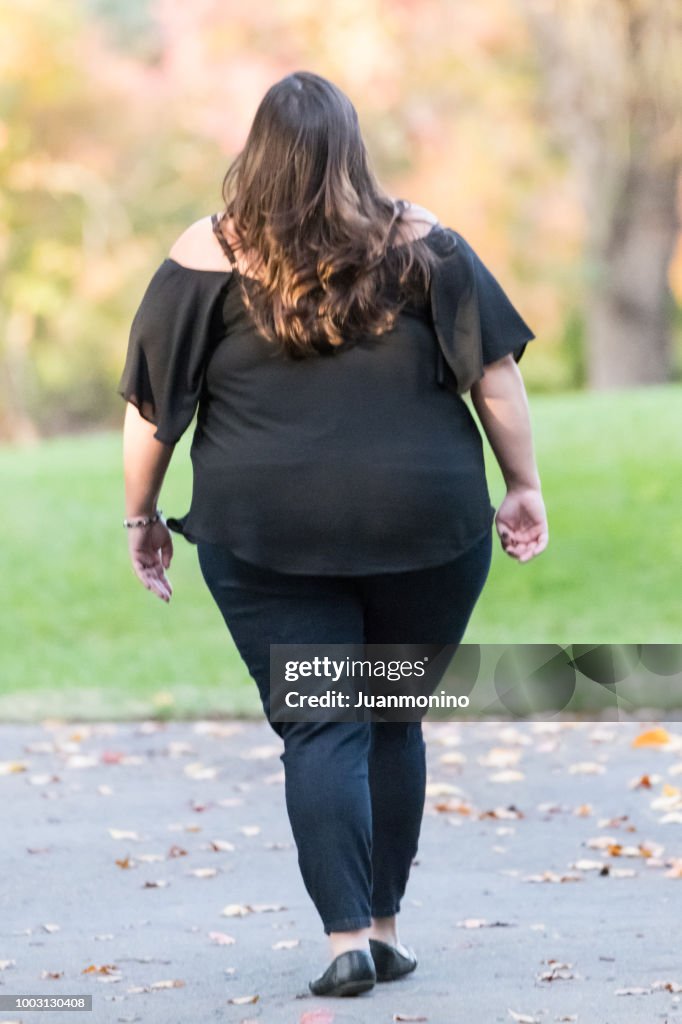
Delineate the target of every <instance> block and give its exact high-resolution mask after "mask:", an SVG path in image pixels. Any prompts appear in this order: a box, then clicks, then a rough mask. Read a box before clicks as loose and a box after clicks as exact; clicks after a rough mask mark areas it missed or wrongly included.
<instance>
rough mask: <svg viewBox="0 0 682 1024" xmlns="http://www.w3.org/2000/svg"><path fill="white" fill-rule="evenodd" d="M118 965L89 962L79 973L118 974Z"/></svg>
mask: <svg viewBox="0 0 682 1024" xmlns="http://www.w3.org/2000/svg"><path fill="white" fill-rule="evenodd" d="M118 973H119V971H118V967H117V966H116V964H90V966H89V967H86V968H84V970H82V971H81V974H118Z"/></svg>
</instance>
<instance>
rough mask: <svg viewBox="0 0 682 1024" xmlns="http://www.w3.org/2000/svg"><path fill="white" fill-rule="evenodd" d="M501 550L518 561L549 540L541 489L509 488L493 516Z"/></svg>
mask: <svg viewBox="0 0 682 1024" xmlns="http://www.w3.org/2000/svg"><path fill="white" fill-rule="evenodd" d="M495 526H496V528H497V533H498V535H499V537H500V541H501V543H502V547H503V549H504V550H505V551H506V552H507V554H508V555H510V556H511V557H512V558H516V559H518V561H519V562H528V561H529V560H530V559H531V558H535V556H536V555H539V554H540V552H541V551H544V550H545V548H546V547H547V543H548V541H549V530H548V527H547V513H546V512H545V503H544V501H543V500H542V492H541V491H540V490H539V489H536V488H534V487H524V488H510V490H508V491H507V494H506V497H505V499H504V501H503V502H502V504H501V505H500V507H499V508H498V510H497V513H496V515H495Z"/></svg>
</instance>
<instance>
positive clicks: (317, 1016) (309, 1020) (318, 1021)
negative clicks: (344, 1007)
mask: <svg viewBox="0 0 682 1024" xmlns="http://www.w3.org/2000/svg"><path fill="white" fill-rule="evenodd" d="M333 1021H334V1014H333V1013H332V1012H331V1010H308V1011H307V1013H304V1014H303V1015H302V1016H301V1017H299V1019H298V1024H333Z"/></svg>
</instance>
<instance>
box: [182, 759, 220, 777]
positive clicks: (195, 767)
mask: <svg viewBox="0 0 682 1024" xmlns="http://www.w3.org/2000/svg"><path fill="white" fill-rule="evenodd" d="M184 773H185V775H187V777H188V778H190V779H214V778H215V777H216V775H217V774H218V769H217V768H207V767H206V766H205V765H203V764H201V762H200V761H193V762H192V764H186V765H185V768H184Z"/></svg>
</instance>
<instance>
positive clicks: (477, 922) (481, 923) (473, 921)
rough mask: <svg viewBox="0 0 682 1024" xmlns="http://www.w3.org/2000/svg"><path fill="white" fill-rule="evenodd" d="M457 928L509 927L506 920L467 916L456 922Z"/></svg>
mask: <svg viewBox="0 0 682 1024" xmlns="http://www.w3.org/2000/svg"><path fill="white" fill-rule="evenodd" d="M457 927H458V928H511V927H512V925H510V924H509V922H508V921H486V919H485V918H484V917H467V918H465V919H464V920H463V921H458V922H457Z"/></svg>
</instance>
